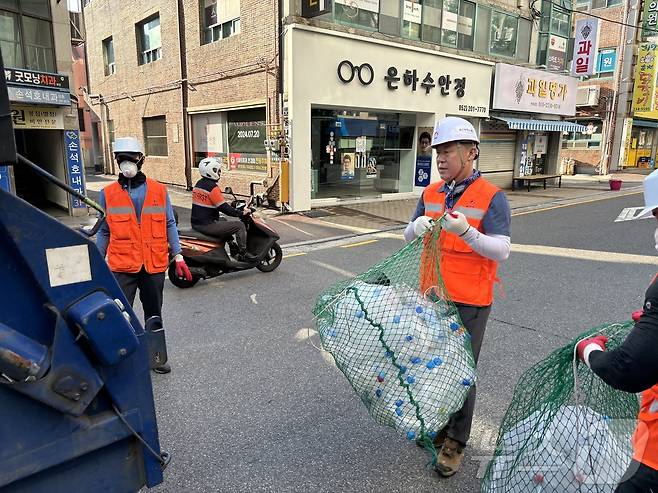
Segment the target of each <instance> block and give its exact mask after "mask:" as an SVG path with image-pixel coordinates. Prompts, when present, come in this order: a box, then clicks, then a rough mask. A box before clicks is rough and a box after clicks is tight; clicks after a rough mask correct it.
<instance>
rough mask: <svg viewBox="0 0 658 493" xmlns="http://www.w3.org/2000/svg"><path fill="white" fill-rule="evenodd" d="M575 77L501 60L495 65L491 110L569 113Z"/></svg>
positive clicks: (572, 108)
mask: <svg viewBox="0 0 658 493" xmlns="http://www.w3.org/2000/svg"><path fill="white" fill-rule="evenodd" d="M577 92H578V79H576V78H575V77H569V76H566V75H559V74H553V73H550V72H544V71H543V70H533V69H529V68H524V67H518V66H516V65H507V64H505V63H497V64H496V76H495V83H494V95H493V104H492V105H491V106H492V108H493V109H497V110H510V111H520V112H529V113H546V114H552V115H563V116H573V115H575V114H576V93H577Z"/></svg>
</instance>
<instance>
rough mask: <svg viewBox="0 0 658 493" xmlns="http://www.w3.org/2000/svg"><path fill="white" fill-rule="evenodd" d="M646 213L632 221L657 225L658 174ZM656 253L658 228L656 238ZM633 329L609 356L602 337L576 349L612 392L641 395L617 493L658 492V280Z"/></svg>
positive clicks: (650, 185) (648, 188) (648, 185)
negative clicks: (628, 457) (629, 455)
mask: <svg viewBox="0 0 658 493" xmlns="http://www.w3.org/2000/svg"><path fill="white" fill-rule="evenodd" d="M643 185H644V205H645V207H644V210H643V211H642V212H641V213H640V214H638V215H637V216H636V217H635V218H634V219H644V218H648V217H651V216H654V217H655V218H656V219H658V171H654V172H653V173H651V174H650V175H649V176H647V177H646V178H645V179H644V183H643ZM654 243H655V245H656V250H658V228H657V229H656V231H655V233H654ZM633 320H634V321H635V327H633V329H632V330H631V331H630V332H629V334H628V336H627V337H626V339H625V340H624V342H623V343H622V344H621V346H619V347H618V348H616V349H614V350H612V351H606V342H607V341H608V339H607V338H606V337H605V336H603V335H598V336H596V337H592V338H589V339H585V340H583V341H580V342H579V343H578V344H577V345H576V351H577V354H578V358H579V359H580V360H581V361H584V362H585V364H587V366H588V367H589V368H590V369H591V370H592V371H593V372H594V373H596V375H598V376H599V377H600V378H601V379H602V380H603V381H604V382H605V383H607V384H608V385H610V386H611V387H613V388H615V389H617V390H622V391H624V392H632V393H638V392H642V402H641V403H640V413H639V415H638V423H637V427H636V429H635V434H634V435H633V460H632V462H631V465H630V466H629V468H628V471H627V472H626V474H625V475H624V477H623V478H622V480H621V482H620V484H619V486H617V489H616V490H615V492H616V493H645V492H658V275H657V276H656V277H654V279H653V282H652V283H651V284H650V285H649V287H648V288H647V291H646V294H645V295H644V306H643V310H642V311H641V312H639V313H637V312H636V313H634V314H633Z"/></svg>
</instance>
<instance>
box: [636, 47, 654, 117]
mask: <svg viewBox="0 0 658 493" xmlns="http://www.w3.org/2000/svg"><path fill="white" fill-rule="evenodd" d="M655 87H656V43H642V44H641V45H640V48H639V50H638V54H637V64H636V66H635V86H634V87H633V111H634V112H645V111H651V108H652V107H653V95H654V91H655Z"/></svg>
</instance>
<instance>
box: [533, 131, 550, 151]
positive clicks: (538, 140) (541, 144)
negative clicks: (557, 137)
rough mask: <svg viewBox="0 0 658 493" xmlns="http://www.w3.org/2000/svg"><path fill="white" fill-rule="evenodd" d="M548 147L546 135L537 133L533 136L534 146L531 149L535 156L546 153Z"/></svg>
mask: <svg viewBox="0 0 658 493" xmlns="http://www.w3.org/2000/svg"><path fill="white" fill-rule="evenodd" d="M547 149H548V135H537V136H535V147H534V149H533V151H534V152H535V154H536V155H537V156H541V155H542V154H546V151H547Z"/></svg>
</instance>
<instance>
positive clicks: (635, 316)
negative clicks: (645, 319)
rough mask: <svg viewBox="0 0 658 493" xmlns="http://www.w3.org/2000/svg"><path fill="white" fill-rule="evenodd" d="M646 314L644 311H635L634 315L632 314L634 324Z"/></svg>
mask: <svg viewBox="0 0 658 493" xmlns="http://www.w3.org/2000/svg"><path fill="white" fill-rule="evenodd" d="M643 314H644V310H635V311H634V312H633V313H631V318H632V319H633V322H637V321H639V320H640V317H641V316H642V315H643Z"/></svg>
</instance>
